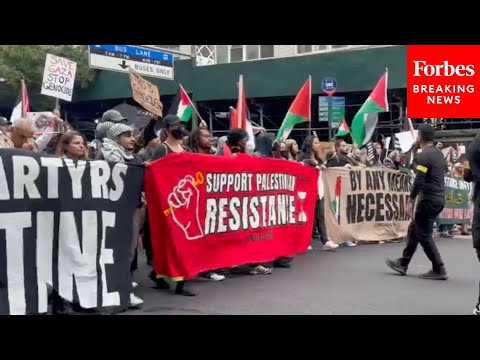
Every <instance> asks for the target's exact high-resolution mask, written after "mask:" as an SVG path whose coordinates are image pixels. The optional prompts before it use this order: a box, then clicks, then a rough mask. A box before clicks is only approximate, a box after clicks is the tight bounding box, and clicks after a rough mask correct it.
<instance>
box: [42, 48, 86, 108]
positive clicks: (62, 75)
mask: <svg viewBox="0 0 480 360" xmlns="http://www.w3.org/2000/svg"><path fill="white" fill-rule="evenodd" d="M76 71H77V63H76V62H74V61H71V60H68V59H65V58H62V57H59V56H55V55H51V54H47V58H46V60H45V69H44V71H43V82H42V91H41V93H42V94H43V95H47V96H52V97H55V98H57V99H62V100H65V101H72V95H73V87H74V84H75V73H76Z"/></svg>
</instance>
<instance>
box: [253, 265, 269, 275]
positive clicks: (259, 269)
mask: <svg viewBox="0 0 480 360" xmlns="http://www.w3.org/2000/svg"><path fill="white" fill-rule="evenodd" d="M272 271H273V270H272V269H270V268H267V267H265V266H263V265H258V266H255V267H254V268H251V269H250V275H269V274H271V273H272Z"/></svg>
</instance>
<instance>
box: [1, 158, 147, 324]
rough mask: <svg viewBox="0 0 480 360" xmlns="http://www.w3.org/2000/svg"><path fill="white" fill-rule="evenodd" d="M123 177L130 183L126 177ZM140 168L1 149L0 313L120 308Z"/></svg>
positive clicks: (126, 290)
mask: <svg viewBox="0 0 480 360" xmlns="http://www.w3.org/2000/svg"><path fill="white" fill-rule="evenodd" d="M126 179H128V183H127V182H126ZM142 182H143V169H142V168H140V167H130V166H127V165H125V164H122V163H117V164H114V163H107V162H106V161H78V162H76V163H75V162H73V161H72V160H70V159H61V158H56V157H49V156H41V155H39V154H37V153H33V152H26V151H23V150H11V149H8V150H4V149H0V314H11V315H22V314H37V313H45V312H47V307H48V300H47V299H48V290H47V289H48V287H50V288H53V289H55V290H56V291H57V292H58V293H59V295H60V296H61V297H62V298H64V299H66V300H68V301H71V302H76V303H78V304H79V305H80V306H82V307H83V308H87V309H91V308H111V307H113V308H118V307H120V308H126V307H128V305H129V304H130V298H129V295H130V292H131V291H132V282H131V274H130V253H131V250H130V249H131V244H132V239H133V236H134V226H133V223H134V222H133V216H134V213H135V211H136V208H137V205H138V199H139V198H140V194H141V189H142Z"/></svg>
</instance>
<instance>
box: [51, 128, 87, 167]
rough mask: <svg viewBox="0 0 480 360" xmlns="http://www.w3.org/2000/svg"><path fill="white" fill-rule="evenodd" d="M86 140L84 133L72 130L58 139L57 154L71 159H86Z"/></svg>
mask: <svg viewBox="0 0 480 360" xmlns="http://www.w3.org/2000/svg"><path fill="white" fill-rule="evenodd" d="M86 148H87V146H86V140H85V138H84V137H83V135H82V134H80V133H79V132H76V131H70V132H67V133H65V134H63V135H62V136H61V137H60V140H59V141H58V145H57V149H56V151H55V155H56V156H59V157H62V158H67V159H71V160H85V159H86V158H87V157H86V156H85V152H86V151H85V150H86Z"/></svg>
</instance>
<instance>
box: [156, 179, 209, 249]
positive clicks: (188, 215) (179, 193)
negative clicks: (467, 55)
mask: <svg viewBox="0 0 480 360" xmlns="http://www.w3.org/2000/svg"><path fill="white" fill-rule="evenodd" d="M203 182H204V178H203V175H202V173H197V175H196V179H194V178H193V177H192V176H190V175H187V176H185V178H183V179H182V180H180V181H179V183H178V185H177V186H175V187H174V188H173V191H172V192H171V193H170V195H168V204H169V205H170V208H169V209H167V210H165V212H164V213H165V215H167V216H168V215H170V214H171V215H172V216H173V220H174V221H175V223H176V224H177V225H178V226H180V227H181V228H182V230H183V232H184V233H185V237H186V238H187V239H188V240H195V239H199V238H201V237H203V230H202V227H201V225H200V219H199V217H198V205H199V200H200V191H199V190H198V189H197V186H198V185H200V184H203Z"/></svg>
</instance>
